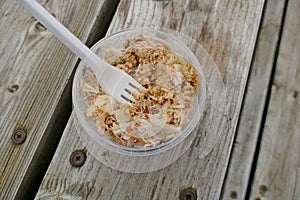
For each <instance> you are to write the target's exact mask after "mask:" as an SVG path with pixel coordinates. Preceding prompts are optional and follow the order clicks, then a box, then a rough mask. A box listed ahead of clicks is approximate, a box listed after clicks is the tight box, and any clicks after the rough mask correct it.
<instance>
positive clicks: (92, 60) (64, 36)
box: [17, 0, 109, 75]
mask: <svg viewBox="0 0 300 200" xmlns="http://www.w3.org/2000/svg"><path fill="white" fill-rule="evenodd" d="M17 2H18V3H19V4H21V5H22V6H23V7H24V8H25V9H27V10H28V11H29V12H30V13H31V14H32V16H34V17H35V18H36V19H37V20H38V21H40V22H41V23H42V24H43V25H44V26H45V27H46V28H47V29H48V30H49V31H50V32H51V33H53V34H54V35H55V36H56V37H57V38H58V39H59V40H60V41H61V42H62V43H64V44H65V45H66V46H67V47H68V48H69V49H70V50H71V51H73V52H74V53H75V54H76V55H77V56H78V57H79V58H81V59H82V60H83V62H84V63H85V64H87V65H88V66H90V67H91V68H92V69H93V70H94V72H95V74H98V75H102V74H103V72H104V71H105V70H106V68H107V67H108V66H109V65H108V64H107V63H106V62H104V61H103V60H102V59H100V58H99V57H98V56H97V55H96V54H94V53H93V52H92V51H91V50H90V49H89V48H88V47H87V46H86V45H84V44H83V43H82V42H81V41H80V40H79V39H78V38H77V37H76V36H75V35H73V34H72V33H71V32H70V31H69V30H68V29H67V28H66V27H65V26H64V25H62V24H61V23H60V22H59V21H58V20H57V19H56V18H55V17H53V16H52V15H51V14H50V13H49V12H48V11H47V10H46V9H45V8H44V7H42V6H41V5H40V4H39V3H38V2H36V1H35V0H17ZM99 66H102V67H100V68H99Z"/></svg>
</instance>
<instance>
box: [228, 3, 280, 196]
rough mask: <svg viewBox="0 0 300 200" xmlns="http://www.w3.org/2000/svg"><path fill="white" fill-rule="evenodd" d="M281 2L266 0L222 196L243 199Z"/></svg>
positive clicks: (274, 45) (264, 101) (266, 86)
mask: <svg viewBox="0 0 300 200" xmlns="http://www.w3.org/2000/svg"><path fill="white" fill-rule="evenodd" d="M284 4H285V2H284V1H281V0H277V1H267V2H266V5H265V9H264V14H263V16H264V17H263V19H262V20H263V21H262V23H261V27H260V30H259V35H258V40H257V44H256V48H255V53H254V57H253V62H252V65H251V70H250V74H249V79H248V83H247V88H246V92H245V98H244V102H243V107H242V111H241V114H240V119H239V123H238V127H237V131H236V138H235V141H234V144H233V150H232V154H231V158H230V162H229V163H230V164H229V167H228V171H227V175H226V179H225V184H224V186H223V191H222V199H231V198H232V199H245V194H246V191H247V187H248V180H249V176H250V171H251V166H252V162H253V159H254V153H255V149H256V145H257V140H258V135H259V131H260V125H261V121H262V116H263V111H264V107H265V104H266V96H267V92H268V87H269V82H270V78H271V72H272V68H273V64H274V57H275V56H276V50H277V44H278V39H279V34H280V28H281V22H282V15H283V13H284Z"/></svg>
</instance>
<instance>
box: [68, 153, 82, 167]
mask: <svg viewBox="0 0 300 200" xmlns="http://www.w3.org/2000/svg"><path fill="white" fill-rule="evenodd" d="M85 160H86V153H85V152H84V151H82V150H76V151H74V152H73V153H72V154H71V156H70V163H71V165H72V166H73V167H81V166H82V165H84V162H85Z"/></svg>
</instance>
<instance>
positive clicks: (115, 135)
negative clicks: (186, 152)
mask: <svg viewBox="0 0 300 200" xmlns="http://www.w3.org/2000/svg"><path fill="white" fill-rule="evenodd" d="M123 46H124V48H123V49H107V50H106V51H107V54H106V57H105V60H106V61H107V62H108V63H110V64H111V65H113V66H115V67H118V68H120V69H122V70H123V71H125V72H126V73H128V74H130V75H131V76H132V77H133V78H134V79H136V80H137V81H138V82H139V83H141V84H142V85H143V86H144V89H142V90H140V91H139V93H135V94H133V96H134V98H135V99H136V101H135V102H134V103H132V105H128V104H120V103H118V102H116V101H115V100H114V99H113V97H111V96H109V95H107V94H105V93H104V92H103V90H102V88H101V87H100V86H99V84H98V82H97V79H96V77H95V75H94V74H93V72H92V71H90V69H88V68H87V69H86V72H85V77H84V79H83V80H82V81H81V86H82V91H83V94H84V97H85V101H86V103H87V109H86V112H85V114H86V115H87V116H88V117H90V118H91V119H92V120H93V121H95V124H96V126H97V127H98V128H99V127H101V129H102V130H104V132H105V134H106V135H107V136H108V137H109V138H110V139H112V140H113V141H115V142H117V143H119V144H122V145H125V146H129V147H135V148H151V147H156V146H157V145H159V144H162V143H165V142H167V141H169V140H172V139H173V138H175V137H176V136H178V135H179V134H180V132H181V129H182V127H183V126H184V125H186V124H187V123H188V122H189V113H190V111H191V107H192V103H193V101H194V98H195V91H196V89H197V87H198V85H199V84H200V82H199V79H198V73H197V71H196V70H195V68H194V67H193V66H192V65H191V64H190V63H189V62H187V61H185V60H184V59H183V58H181V57H180V56H179V55H177V54H175V53H174V52H172V51H171V50H170V49H169V48H168V47H166V46H164V45H162V44H157V43H154V42H153V41H150V40H147V39H145V38H144V37H143V36H138V37H134V38H131V39H128V40H127V41H126V42H125V43H124V44H123ZM102 132H103V131H102Z"/></svg>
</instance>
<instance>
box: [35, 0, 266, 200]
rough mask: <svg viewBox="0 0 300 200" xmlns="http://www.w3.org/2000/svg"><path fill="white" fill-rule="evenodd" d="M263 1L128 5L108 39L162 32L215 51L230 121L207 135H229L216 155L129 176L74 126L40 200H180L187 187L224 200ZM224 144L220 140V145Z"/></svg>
mask: <svg viewBox="0 0 300 200" xmlns="http://www.w3.org/2000/svg"><path fill="white" fill-rule="evenodd" d="M263 3H264V1H259V0H258V1H238V0H235V1H234V0H227V1H208V0H207V1H192V0H190V1H183V0H181V1H150V0H149V1H142V0H137V1H128V0H124V1H121V2H120V4H119V7H118V10H117V13H116V15H115V17H114V20H113V22H112V24H111V26H110V28H109V31H108V32H109V33H112V32H115V31H117V30H120V29H122V28H129V27H131V28H132V27H162V28H171V29H173V30H177V31H180V32H183V33H184V34H187V35H189V36H190V37H192V38H194V40H196V41H197V42H200V43H202V45H203V46H204V47H205V48H206V49H207V50H208V52H209V53H210V55H211V56H212V57H213V59H214V60H215V61H216V63H217V65H218V67H219V70H220V71H221V74H222V77H223V80H224V83H225V88H226V94H227V99H226V100H224V102H223V105H222V106H224V107H225V108H226V110H227V111H228V116H227V118H225V119H227V120H226V121H224V118H222V120H220V121H215V122H213V123H212V122H210V123H207V124H204V125H203V126H201V127H200V130H199V132H200V133H206V131H207V133H209V129H210V128H213V127H218V126H219V127H221V128H224V129H223V131H224V134H223V135H222V137H220V138H219V140H218V143H217V145H216V147H215V148H214V149H213V151H211V152H210V153H209V155H208V156H206V157H205V158H201V157H199V152H198V150H197V143H193V144H192V148H191V149H190V150H188V152H187V153H185V154H184V156H182V157H181V158H180V159H178V160H177V161H176V162H174V163H173V164H171V165H170V166H168V167H166V168H164V169H161V170H159V171H155V172H151V173H142V174H130V173H122V172H119V171H116V170H112V169H110V168H108V167H106V166H104V165H102V164H101V163H99V162H98V161H97V160H96V159H95V158H93V157H92V155H91V154H90V151H91V150H89V147H87V146H84V144H83V143H82V142H81V140H80V138H79V136H78V135H76V134H74V133H75V132H76V128H75V124H76V122H74V118H73V117H71V120H70V121H69V123H68V126H67V128H66V130H65V132H64V134H63V137H62V139H61V142H60V144H59V147H58V149H57V151H56V153H55V156H54V158H53V160H52V162H51V164H50V167H49V169H48V171H47V173H46V176H45V177H44V180H43V183H42V184H41V187H40V190H39V193H38V194H37V196H36V199H47V198H53V199H55V198H62V199H178V197H179V191H180V190H181V189H182V188H183V187H186V186H192V187H194V188H196V189H197V194H198V199H218V198H219V197H220V193H221V187H222V183H223V179H224V175H225V171H226V168H227V164H228V159H229V154H230V150H231V145H232V141H233V137H234V132H235V128H236V125H237V120H238V116H239V112H240V107H241V102H242V99H243V95H244V88H245V84H246V80H247V76H248V70H249V67H250V62H251V59H252V53H253V49H254V44H255V41H256V35H257V30H258V25H259V22H260V17H261V12H262V7H263ZM216 139H217V138H216ZM76 149H84V150H86V151H87V156H88V159H87V160H86V162H85V164H84V166H82V167H81V168H80V169H78V168H73V167H71V165H70V164H69V163H68V159H69V156H70V155H71V153H72V152H73V151H74V150H76Z"/></svg>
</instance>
